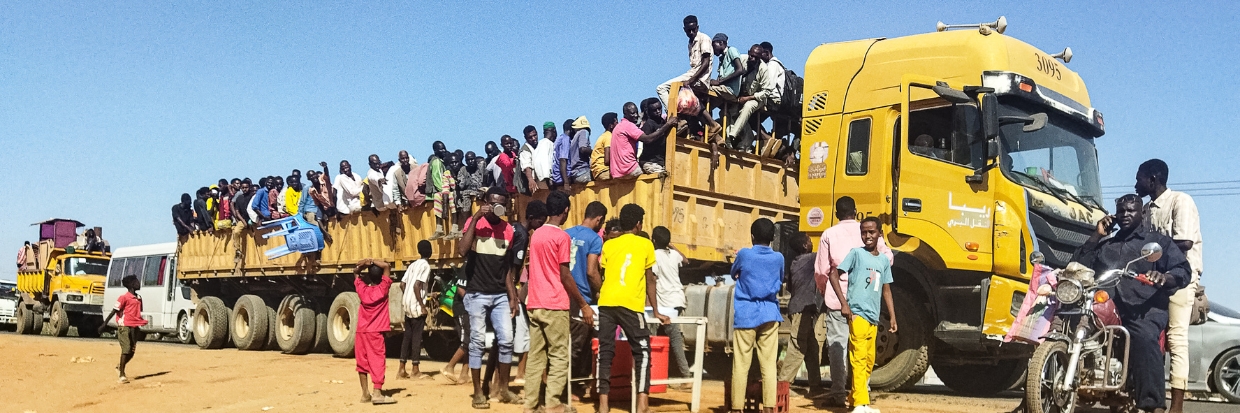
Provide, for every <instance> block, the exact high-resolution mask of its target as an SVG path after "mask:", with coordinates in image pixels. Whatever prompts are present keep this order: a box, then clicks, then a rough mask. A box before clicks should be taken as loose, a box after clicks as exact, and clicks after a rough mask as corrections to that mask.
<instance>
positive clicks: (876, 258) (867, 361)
mask: <svg viewBox="0 0 1240 413" xmlns="http://www.w3.org/2000/svg"><path fill="white" fill-rule="evenodd" d="M882 231H883V222H882V221H880V220H879V219H878V218H875V217H870V218H866V219H865V220H863V221H861V242H862V243H864V244H865V246H864V247H862V248H853V250H852V251H849V252H848V255H847V256H845V257H844V261H843V262H841V263H840V265H839V269H838V270H837V271H836V272H834V273H832V274H831V288H832V289H833V290H834V291H835V294H836V295H837V296H839V297H840V312H841V313H842V315H843V316H844V318H845V319H846V320H848V330H849V335H848V362H849V365H850V367H851V368H852V374H853V378H852V380H853V381H852V393H851V394H849V396H848V398H849V403H850V404H851V405H852V406H853V413H878V409H875V408H872V407H870V391H869V387H868V384H869V382H870V373H871V372H873V371H874V339H875V337H876V336H877V335H878V326H879V322H878V318H879V298H880V297H881V299H882V301H883V302H884V303H885V304H886V305H887V313H888V314H890V316H889V318H888V321H889V322H890V324H891V327H889V328H888V331H890V332H892V333H894V332H896V309H895V306H893V305H892V303H891V286H890V284H891V261H888V260H887V257H885V256H883V254H882V253H880V252H879V251H878V242H879V235H880V234H882ZM844 273H848V294H847V295H845V294H844V289H843V288H841V287H840V275H841V274H844ZM880 291H881V295H880Z"/></svg>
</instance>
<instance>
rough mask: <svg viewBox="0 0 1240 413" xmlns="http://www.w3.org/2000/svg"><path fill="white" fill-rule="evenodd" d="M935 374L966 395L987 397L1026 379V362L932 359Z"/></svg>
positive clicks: (946, 383)
mask: <svg viewBox="0 0 1240 413" xmlns="http://www.w3.org/2000/svg"><path fill="white" fill-rule="evenodd" d="M930 365H931V366H932V367H934V374H937V375H938V376H939V380H940V381H942V382H943V384H944V385H946V386H947V387H948V388H950V389H952V390H955V391H956V392H958V393H961V394H964V395H966V396H974V397H987V396H993V395H995V394H996V393H999V392H1001V391H1004V390H1008V389H1011V388H1013V387H1015V386H1016V384H1017V382H1019V381H1021V380H1024V379H1025V375H1024V374H1023V373H1024V372H1025V367H1026V363H1022V362H1021V360H1001V361H999V364H996V365H993V366H992V365H983V364H948V363H942V362H938V361H934V360H933V359H931V362H930Z"/></svg>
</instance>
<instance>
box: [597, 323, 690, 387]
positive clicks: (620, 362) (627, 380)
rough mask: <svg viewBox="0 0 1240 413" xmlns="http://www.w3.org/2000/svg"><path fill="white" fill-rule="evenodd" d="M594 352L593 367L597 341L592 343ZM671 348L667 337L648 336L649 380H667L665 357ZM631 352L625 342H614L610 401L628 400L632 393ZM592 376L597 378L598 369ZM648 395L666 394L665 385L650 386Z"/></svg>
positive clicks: (627, 343)
mask: <svg viewBox="0 0 1240 413" xmlns="http://www.w3.org/2000/svg"><path fill="white" fill-rule="evenodd" d="M591 345H592V349H593V350H594V365H595V367H597V366H598V339H597V338H596V339H594V340H593V342H592V344H591ZM670 348H671V346H670V345H669V344H668V339H667V337H663V336H650V379H651V380H666V379H667V356H668V351H669V350H670ZM632 374H633V350H632V349H631V348H630V347H629V342H628V341H626V340H616V356H615V357H614V358H612V360H611V392H610V393H609V394H608V396H609V399H610V400H628V399H629V395H630V393H631V392H632V390H630V389H629V388H630V387H631V386H630V384H631V383H632V382H633V379H632ZM594 375H595V376H598V369H597V368H596V369H594ZM650 393H652V394H653V393H667V385H666V384H660V385H651V386H650Z"/></svg>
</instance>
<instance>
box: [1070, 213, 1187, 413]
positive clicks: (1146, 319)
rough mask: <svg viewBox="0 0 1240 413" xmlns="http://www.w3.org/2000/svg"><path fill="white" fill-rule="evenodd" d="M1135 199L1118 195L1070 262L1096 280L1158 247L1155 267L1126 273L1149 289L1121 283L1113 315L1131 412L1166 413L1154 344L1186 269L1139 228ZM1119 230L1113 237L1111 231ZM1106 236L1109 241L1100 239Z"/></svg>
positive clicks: (1180, 256)
mask: <svg viewBox="0 0 1240 413" xmlns="http://www.w3.org/2000/svg"><path fill="white" fill-rule="evenodd" d="M1141 207H1142V205H1141V198H1140V197H1138V196H1136V195H1124V196H1123V197H1120V198H1119V199H1117V200H1115V215H1112V216H1106V217H1103V218H1102V220H1101V221H1099V222H1098V228H1097V230H1096V231H1095V232H1094V234H1093V235H1091V236H1090V237H1089V240H1088V241H1086V242H1085V244H1084V245H1082V246H1081V247H1080V248H1079V249H1077V251H1076V254H1074V255H1073V257H1072V260H1073V261H1076V262H1079V263H1081V264H1083V265H1086V266H1088V267H1089V268H1091V269H1093V270H1094V271H1095V272H1096V273H1097V274H1102V273H1103V272H1104V271H1107V270H1111V269H1123V268H1124V266H1125V265H1126V264H1127V263H1128V262H1129V261H1132V260H1134V259H1137V258H1139V257H1141V249H1142V247H1143V246H1145V245H1146V244H1148V243H1151V242H1153V243H1157V244H1158V245H1159V246H1161V247H1162V257H1160V258H1159V259H1158V260H1157V261H1154V262H1148V261H1146V260H1138V261H1137V262H1135V263H1133V264H1132V266H1131V267H1129V270H1131V271H1132V272H1135V273H1137V274H1144V275H1145V276H1146V278H1147V279H1148V281H1149V284H1146V283H1144V282H1141V281H1139V280H1136V279H1133V278H1129V277H1124V278H1123V279H1122V280H1121V281H1120V282H1119V285H1118V286H1117V287H1116V288H1115V298H1116V309H1117V310H1118V311H1119V317H1120V319H1121V320H1123V323H1124V327H1125V328H1127V329H1128V332H1129V334H1131V335H1132V343H1131V347H1130V352H1129V357H1128V359H1129V360H1130V365H1129V368H1128V382H1129V386H1130V389H1131V392H1130V393H1129V394H1130V395H1131V396H1132V398H1133V400H1134V401H1135V402H1136V405H1137V408H1139V409H1141V410H1142V411H1147V412H1162V411H1164V409H1166V407H1167V406H1166V404H1167V402H1166V386H1165V376H1164V372H1163V369H1164V366H1163V359H1164V357H1163V351H1162V346H1161V345H1160V344H1159V338H1160V336H1161V335H1162V334H1163V332H1164V331H1166V329H1167V320H1168V318H1167V317H1168V315H1167V307H1168V305H1169V302H1170V298H1171V295H1172V294H1174V293H1175V292H1176V290H1179V289H1181V288H1184V286H1185V285H1187V284H1188V282H1189V280H1190V275H1189V274H1190V273H1191V271H1192V269H1191V268H1190V267H1189V265H1188V259H1187V258H1185V256H1184V253H1183V252H1181V251H1180V249H1179V248H1176V246H1175V241H1173V240H1172V239H1171V238H1168V237H1167V236H1165V235H1162V234H1160V233H1158V232H1156V231H1154V230H1152V229H1150V228H1147V227H1146V226H1145V225H1143V222H1144V219H1143V217H1142V212H1141V211H1142V208H1141ZM1115 224H1119V230H1118V231H1116V232H1115V233H1114V234H1113V235H1112V234H1111V227H1112V226H1113V225H1115ZM1108 235H1111V236H1110V237H1109V238H1106V239H1103V238H1104V237H1106V236H1108Z"/></svg>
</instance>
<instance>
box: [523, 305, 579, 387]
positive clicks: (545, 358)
mask: <svg viewBox="0 0 1240 413" xmlns="http://www.w3.org/2000/svg"><path fill="white" fill-rule="evenodd" d="M528 314H529V316H530V351H529V353H526V360H527V361H526V362H525V408H526V409H527V410H534V409H537V408H538V407H539V406H545V407H546V409H547V410H551V409H553V408H555V407H558V406H559V405H561V404H563V403H561V399H560V398H561V397H563V395H564V390H565V389H566V388H567V386H568V357H569V351H568V342H569V329H568V311H567V310H545V309H541V308H531V309H529V312H528ZM544 372H546V373H547V381H546V382H545V383H544V382H543V379H542V376H543V373H544ZM543 385H546V388H545V390H544V391H543V392H541V393H540V392H539V390H540V389H542V388H543Z"/></svg>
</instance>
